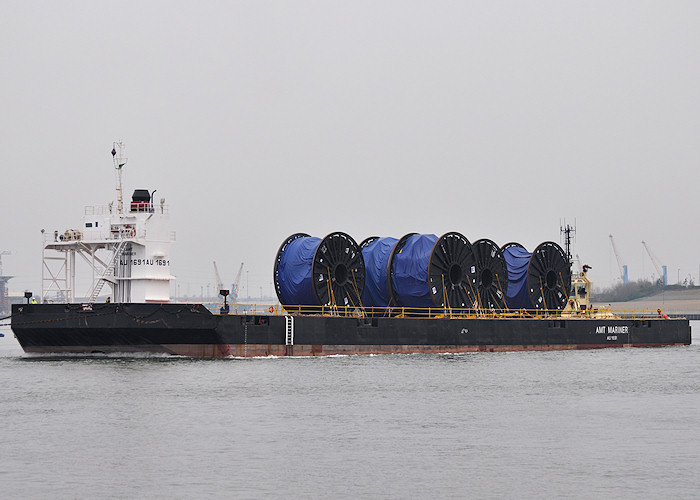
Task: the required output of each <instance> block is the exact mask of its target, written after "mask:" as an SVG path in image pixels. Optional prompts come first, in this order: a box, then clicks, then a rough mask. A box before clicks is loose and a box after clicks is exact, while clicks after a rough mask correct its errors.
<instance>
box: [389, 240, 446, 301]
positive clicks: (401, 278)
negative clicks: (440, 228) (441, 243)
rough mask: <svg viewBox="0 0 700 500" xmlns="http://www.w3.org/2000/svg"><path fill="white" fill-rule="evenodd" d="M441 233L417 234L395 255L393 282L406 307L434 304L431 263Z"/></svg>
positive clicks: (395, 290)
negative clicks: (430, 282)
mask: <svg viewBox="0 0 700 500" xmlns="http://www.w3.org/2000/svg"><path fill="white" fill-rule="evenodd" d="M437 240H438V237H437V236H435V235H434V234H414V235H413V236H410V237H409V238H408V240H407V241H406V245H404V247H403V248H402V249H401V251H400V252H398V253H397V254H396V255H394V260H393V262H392V269H391V283H392V286H393V288H394V292H395V293H396V296H397V298H398V300H399V305H402V306H405V307H434V305H435V304H434V303H433V299H432V293H431V292H430V286H429V284H428V264H429V263H430V255H431V254H432V251H433V248H434V247H435V243H436V242H437Z"/></svg>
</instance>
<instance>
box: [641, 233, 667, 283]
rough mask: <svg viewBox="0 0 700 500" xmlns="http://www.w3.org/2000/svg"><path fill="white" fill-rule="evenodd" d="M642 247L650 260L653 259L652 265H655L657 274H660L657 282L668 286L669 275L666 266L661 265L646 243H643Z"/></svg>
mask: <svg viewBox="0 0 700 500" xmlns="http://www.w3.org/2000/svg"><path fill="white" fill-rule="evenodd" d="M642 245H643V246H644V249H645V250H646V251H647V254H648V255H649V258H650V259H651V263H652V264H654V267H655V268H656V272H657V273H658V275H657V276H658V279H657V281H660V282H661V283H662V284H663V285H668V274H667V271H666V266H662V265H660V264H659V260H658V259H657V258H656V257H655V256H654V253H653V252H652V251H651V249H650V248H649V245H647V244H646V242H645V241H642Z"/></svg>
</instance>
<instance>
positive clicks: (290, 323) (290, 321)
mask: <svg viewBox="0 0 700 500" xmlns="http://www.w3.org/2000/svg"><path fill="white" fill-rule="evenodd" d="M284 323H285V326H286V334H287V335H286V339H285V344H286V345H294V317H293V316H285V317H284Z"/></svg>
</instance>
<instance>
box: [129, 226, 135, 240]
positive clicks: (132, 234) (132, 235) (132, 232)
mask: <svg viewBox="0 0 700 500" xmlns="http://www.w3.org/2000/svg"><path fill="white" fill-rule="evenodd" d="M129 234H131V237H132V238H133V237H134V236H136V229H134V228H133V227H132V228H131V232H130V233H129Z"/></svg>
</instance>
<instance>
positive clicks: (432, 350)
mask: <svg viewBox="0 0 700 500" xmlns="http://www.w3.org/2000/svg"><path fill="white" fill-rule="evenodd" d="M682 345H688V344H685V343H668V344H660V343H653V344H651V343H650V344H571V345H564V344H547V345H433V346H425V345H316V344H314V345H302V344H300V345H271V344H247V345H246V344H163V345H142V346H41V347H31V346H27V347H26V348H25V351H26V352H27V353H30V354H120V353H123V354H134V353H147V354H148V353H150V354H171V355H176V356H188V357H197V358H225V357H240V358H245V357H269V356H279V357H284V356H334V355H335V356H337V355H356V354H359V355H363V354H364V355H369V354H452V353H454V354H458V353H478V352H514V351H568V350H583V349H611V348H625V347H666V346H682Z"/></svg>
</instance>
